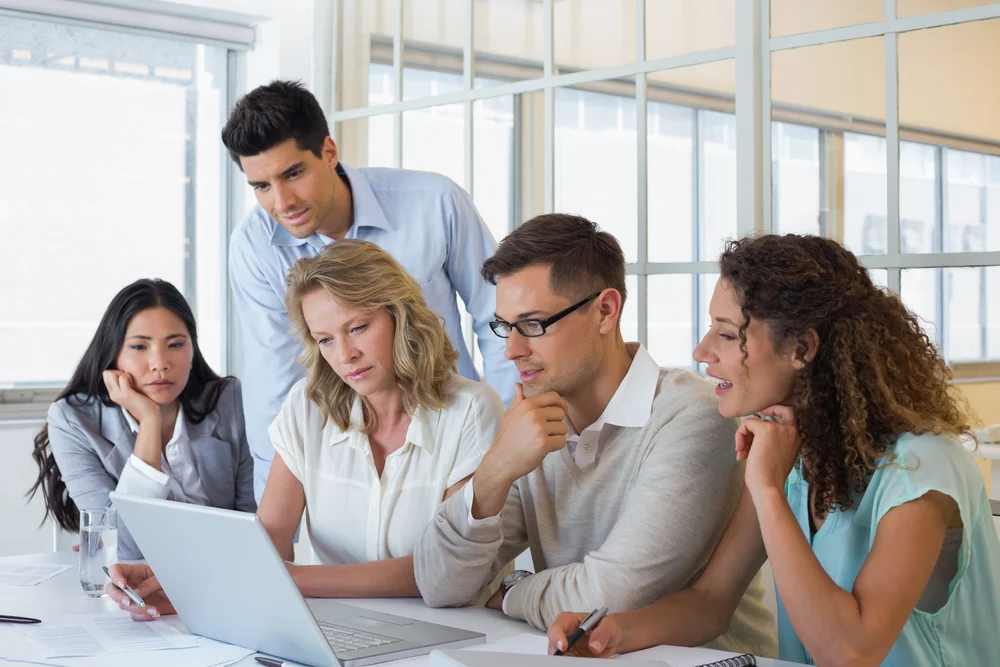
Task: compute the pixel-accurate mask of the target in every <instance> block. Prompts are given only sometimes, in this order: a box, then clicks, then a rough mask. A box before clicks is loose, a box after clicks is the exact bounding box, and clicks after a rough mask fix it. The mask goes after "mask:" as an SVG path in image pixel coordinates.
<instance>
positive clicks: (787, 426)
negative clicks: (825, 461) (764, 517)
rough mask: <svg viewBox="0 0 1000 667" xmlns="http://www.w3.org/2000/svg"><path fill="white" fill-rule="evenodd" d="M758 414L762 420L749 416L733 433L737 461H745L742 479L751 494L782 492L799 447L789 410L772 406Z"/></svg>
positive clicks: (799, 438)
mask: <svg viewBox="0 0 1000 667" xmlns="http://www.w3.org/2000/svg"><path fill="white" fill-rule="evenodd" d="M761 414H762V415H763V416H764V419H758V418H756V417H748V418H746V419H744V420H743V422H742V423H741V424H740V427H739V429H738V430H737V431H736V459H737V460H738V461H746V462H747V469H746V477H745V480H746V486H747V488H748V489H750V493H751V494H753V493H755V492H757V491H760V490H762V489H767V488H774V489H779V490H783V489H784V488H785V480H786V479H787V478H788V474H789V473H790V472H791V471H792V466H794V465H795V462H796V461H797V460H798V458H799V450H800V449H801V448H802V439H801V437H800V436H799V429H798V426H797V425H796V422H795V411H794V410H793V409H792V408H790V407H788V406H787V405H772V406H771V407H769V408H767V409H766V410H763V411H761Z"/></svg>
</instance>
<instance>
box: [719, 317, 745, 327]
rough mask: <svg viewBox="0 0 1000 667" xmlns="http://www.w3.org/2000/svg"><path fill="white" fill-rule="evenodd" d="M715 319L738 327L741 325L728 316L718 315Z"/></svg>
mask: <svg viewBox="0 0 1000 667" xmlns="http://www.w3.org/2000/svg"><path fill="white" fill-rule="evenodd" d="M715 321H716V322H722V323H723V324H729V325H732V326H734V327H738V326H740V325H739V324H736V322H733V321H732V320H731V319H729V318H728V317H716V318H715Z"/></svg>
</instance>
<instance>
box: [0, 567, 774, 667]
mask: <svg viewBox="0 0 1000 667" xmlns="http://www.w3.org/2000/svg"><path fill="white" fill-rule="evenodd" d="M0 562H3V563H24V564H33V565H48V564H74V565H75V564H76V563H77V554H75V553H66V552H60V553H46V554H34V555H30V556H14V557H11V558H4V559H0ZM326 602H327V601H325V600H310V606H312V607H313V608H315V609H317V612H319V610H321V609H322V605H323V604H325V603H326ZM338 602H346V603H349V604H353V605H357V606H359V607H364V608H366V609H372V610H375V611H380V612H385V613H387V614H396V615H399V616H408V617H410V618H416V619H419V620H423V621H429V622H431V623H440V624H442V625H450V626H453V627H458V628H463V629H466V630H472V631H475V632H482V633H483V634H485V635H486V640H487V641H488V642H489V641H497V640H499V639H504V638H506V637H512V636H514V635H519V634H524V633H535V634H541V633H540V632H538V631H537V630H535V629H533V628H532V627H531V626H529V625H528V624H527V623H524V622H522V621H517V620H514V619H511V618H508V617H506V616H504V615H503V614H501V613H499V612H497V611H494V610H492V609H486V608H485V607H465V608H462V609H431V608H430V607H427V606H426V605H424V603H423V602H422V601H421V600H420V599H419V598H402V599H364V600H338ZM117 608H118V606H117V605H116V604H114V603H113V602H111V600H109V599H108V598H106V597H104V598H97V599H94V598H88V597H87V596H86V595H84V593H83V591H82V590H81V589H80V582H79V575H78V572H77V569H76V568H75V567H74V568H72V569H70V570H68V571H66V572H63V573H62V574H60V575H57V576H56V577H53V578H52V579H49V580H48V581H46V582H43V583H41V584H39V585H37V586H0V613H3V614H13V615H15V616H30V617H34V618H40V619H42V620H43V621H44V620H45V619H46V618H54V617H58V616H68V615H71V614H85V613H95V612H101V611H108V610H113V609H117ZM164 620H166V621H167V622H169V623H170V624H171V625H174V626H175V627H177V628H178V629H181V630H183V629H184V624H183V623H182V622H181V621H180V619H179V618H177V617H176V616H167V617H165V618H164ZM23 641H24V640H23V639H22V637H21V634H20V632H19V631H18V628H17V626H15V625H12V624H9V623H0V657H2V656H3V652H4V651H3V647H5V646H6V647H12V646H15V645H17V646H23ZM704 651H705V649H687V648H671V649H670V654H669V655H668V656H664V659H666V660H669V661H671V663H673V664H674V665H676V667H684V666H685V665H692V664H695V663H692V656H693V655H694V654H695V653H699V654H702V655H703V654H704ZM723 655H724V654H722V653H719V656H720V657H721V656H723ZM758 662H759V664H760V665H761V667H782V666H791V665H792V664H793V663H789V662H781V661H778V660H766V659H761V660H759V661H758ZM10 664H16V663H0V665H10ZM137 664H141V663H137ZM237 664H239V665H240V667H251V666H253V667H259V665H258V663H256V662H255V661H254V660H253V658H252V657H248V658H246V659H245V660H243V661H242V662H239V663H237ZM391 664H392V665H394V666H399V667H404V666H406V667H410V666H411V665H412V666H414V667H415V666H417V665H426V664H427V658H426V656H425V657H420V658H408V659H405V660H399V661H395V662H393V663H391ZM595 664H600V663H595Z"/></svg>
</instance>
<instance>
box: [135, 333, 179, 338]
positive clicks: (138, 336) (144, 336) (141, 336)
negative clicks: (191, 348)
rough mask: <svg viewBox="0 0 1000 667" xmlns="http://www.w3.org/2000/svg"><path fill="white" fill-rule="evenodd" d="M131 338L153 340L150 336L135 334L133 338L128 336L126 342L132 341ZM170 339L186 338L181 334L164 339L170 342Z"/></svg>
mask: <svg viewBox="0 0 1000 667" xmlns="http://www.w3.org/2000/svg"><path fill="white" fill-rule="evenodd" d="M133 338H138V339H140V340H153V337H152V336H147V335H145V334H135V335H133V336H129V337H128V338H127V339H126V340H132V339H133ZM171 338H187V335H186V334H182V333H175V334H170V335H169V336H167V338H166V339H167V340H170V339H171Z"/></svg>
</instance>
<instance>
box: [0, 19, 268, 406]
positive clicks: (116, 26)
mask: <svg viewBox="0 0 1000 667" xmlns="http://www.w3.org/2000/svg"><path fill="white" fill-rule="evenodd" d="M5 17H11V18H19V19H31V20H38V21H48V22H54V23H65V24H69V25H79V26H85V27H89V28H98V29H104V30H113V31H116V32H121V33H130V34H137V35H146V36H151V37H160V38H164V39H171V40H180V41H190V42H196V43H199V44H207V45H212V46H218V47H222V48H225V49H227V64H228V70H229V72H228V77H227V79H228V90H227V93H226V94H227V99H226V107H227V108H229V107H231V106H232V105H233V103H234V102H235V101H236V99H238V98H239V96H240V95H241V94H242V93H243V90H244V88H245V81H246V74H245V73H246V52H247V51H248V50H250V49H251V48H253V45H254V40H255V35H256V28H255V26H256V24H257V23H259V21H260V19H259V17H255V16H251V15H247V14H238V13H235V12H223V11H216V10H208V9H204V8H198V7H190V6H180V5H175V4H171V3H166V2H156V1H155V0H153V1H149V2H144V3H142V4H139V3H136V6H135V8H129V7H122V6H120V5H115V6H112V5H109V4H106V3H104V2H100V1H99V0H98V1H80V0H74V1H70V0H0V21H2V20H4V18H5ZM219 150H220V151H224V150H225V149H224V147H223V146H222V144H221V142H220V144H219ZM222 164H223V165H225V166H224V168H225V170H226V172H225V174H224V175H223V176H224V178H223V187H224V189H225V193H224V196H223V207H224V211H223V217H222V219H223V221H224V224H223V225H221V228H220V230H219V234H220V236H221V237H222V243H221V244H220V253H221V256H220V258H219V260H220V264H219V266H220V273H221V281H220V285H219V290H220V291H221V302H220V304H221V306H220V310H221V316H222V317H221V319H222V327H221V337H222V342H223V345H222V350H223V351H224V352H223V359H222V368H221V371H222V373H223V374H229V373H233V372H234V369H236V368H238V356H237V355H238V343H237V342H235V341H234V339H235V338H236V336H234V335H233V334H234V333H235V327H234V323H235V312H234V311H233V303H232V300H231V299H230V298H229V280H228V275H229V269H228V258H229V252H228V249H229V237H230V235H231V233H232V231H233V229H234V228H235V226H236V224H237V223H238V222H239V220H238V218H237V215H238V213H239V211H241V210H242V207H241V202H242V201H243V199H244V195H243V191H242V181H241V179H239V178H238V171H239V170H238V169H237V168H236V166H235V165H234V164H233V162H232V160H230V159H229V156H228V154H226V155H225V156H224V159H223V161H222ZM62 389H63V387H62V386H41V387H15V388H13V389H3V388H0V424H34V423H38V422H40V421H42V420H44V419H45V415H46V413H47V412H48V408H49V405H50V404H51V403H52V402H53V401H54V400H55V398H56V396H57V395H58V394H59V392H61V391H62Z"/></svg>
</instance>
